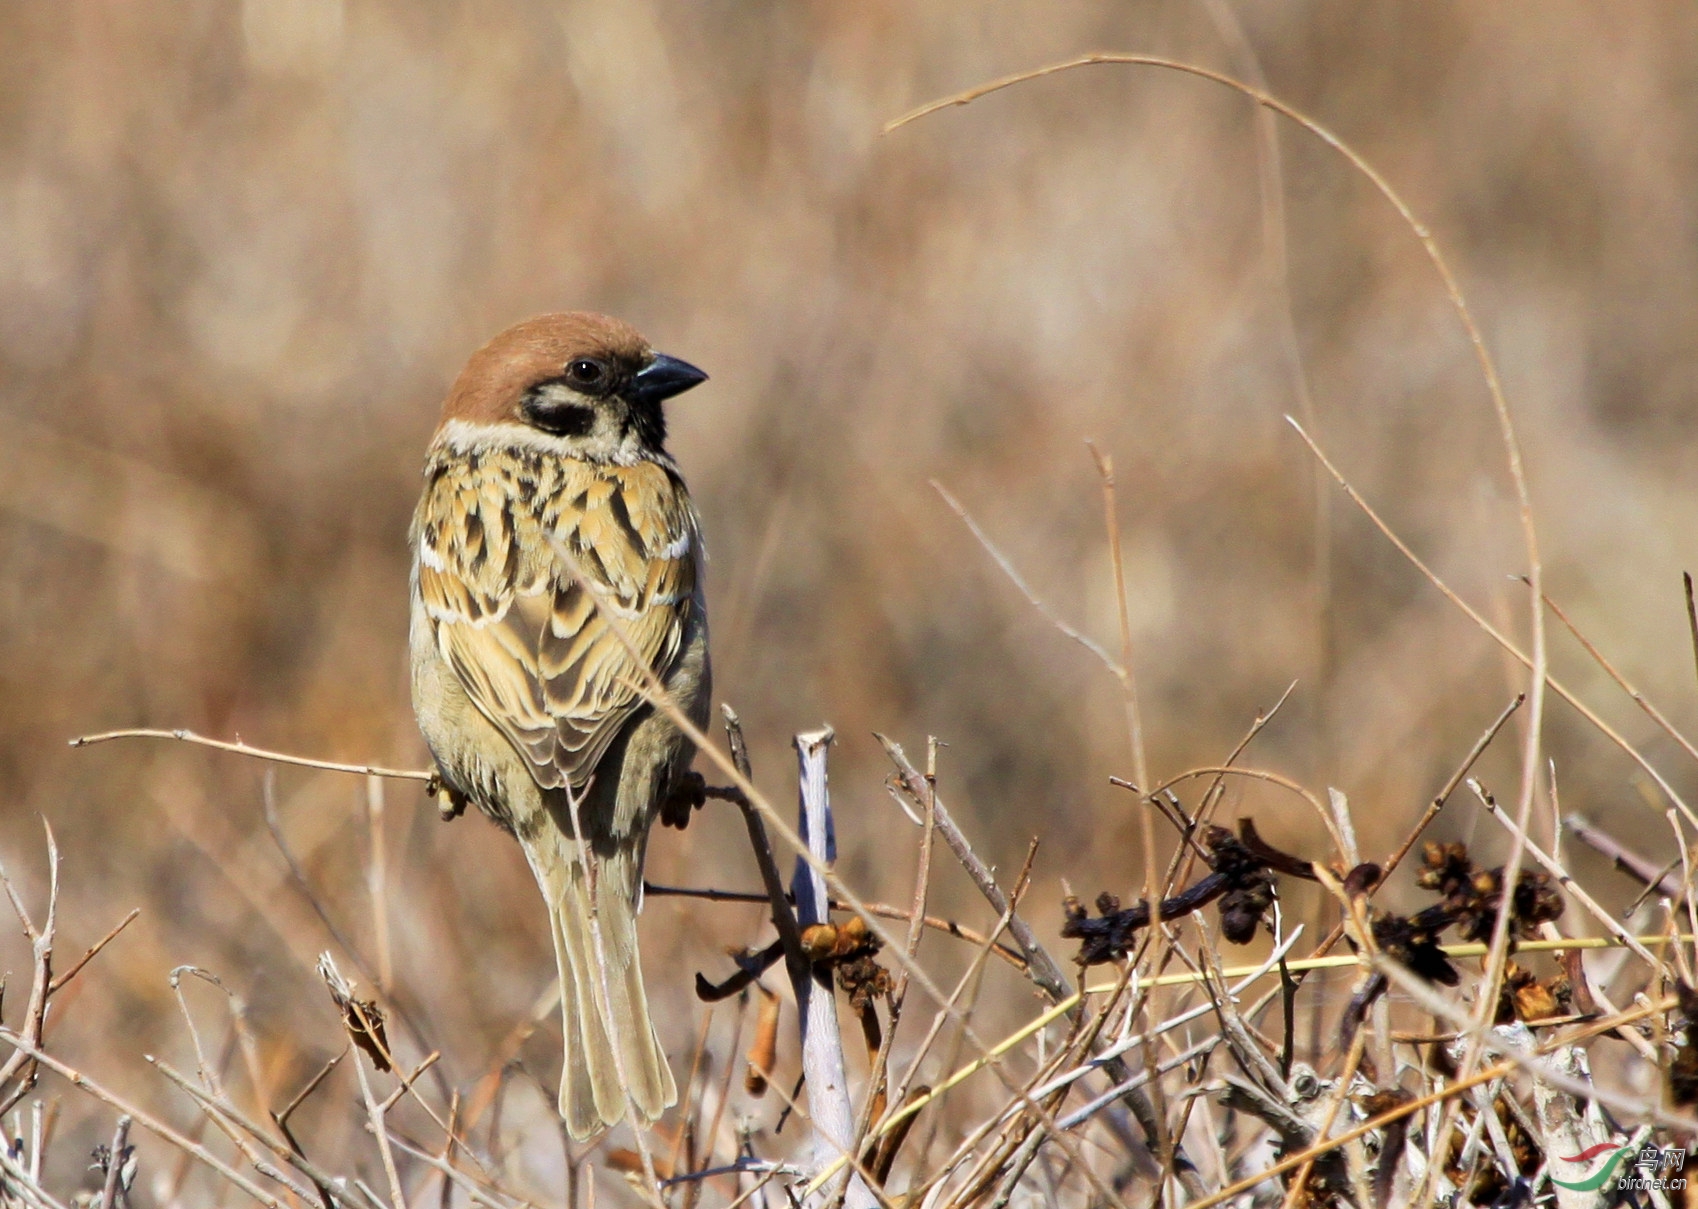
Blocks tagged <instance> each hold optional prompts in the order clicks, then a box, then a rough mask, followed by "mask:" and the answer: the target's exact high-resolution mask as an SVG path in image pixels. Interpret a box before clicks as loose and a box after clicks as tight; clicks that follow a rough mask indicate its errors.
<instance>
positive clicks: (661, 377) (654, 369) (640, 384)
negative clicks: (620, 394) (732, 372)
mask: <svg viewBox="0 0 1698 1209" xmlns="http://www.w3.org/2000/svg"><path fill="white" fill-rule="evenodd" d="M706 381H707V375H706V374H704V373H703V372H702V371H701V370H699V369H697V368H696V367H695V366H693V365H691V364H690V363H689V362H688V361H680V360H679V359H678V358H677V357H668V356H667V355H666V354H665V353H656V354H655V358H654V360H653V361H650V362H649V363H648V365H646V366H645V367H644V368H643V370H642V372H641V373H639V374H638V375H637V376H636V377H634V378H632V379H631V384H630V385H629V386H628V387H626V388H625V397H626V398H628V399H629V400H630V401H631V402H633V403H659V402H661V401H662V400H663V399H670V398H671V397H672V396H673V395H681V394H683V393H684V392H685V391H687V390H689V389H690V388H691V387H692V386H699V385H701V384H702V383H703V382H706Z"/></svg>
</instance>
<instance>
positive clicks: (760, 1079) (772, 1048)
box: [743, 983, 778, 1097]
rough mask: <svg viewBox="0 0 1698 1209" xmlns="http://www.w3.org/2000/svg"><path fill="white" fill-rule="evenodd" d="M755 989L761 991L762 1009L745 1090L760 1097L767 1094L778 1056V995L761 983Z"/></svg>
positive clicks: (746, 1076)
mask: <svg viewBox="0 0 1698 1209" xmlns="http://www.w3.org/2000/svg"><path fill="white" fill-rule="evenodd" d="M755 989H756V990H757V991H759V992H760V996H761V1010H760V1014H759V1015H758V1016H756V1017H755V1039H754V1041H753V1042H751V1043H750V1045H749V1070H748V1073H746V1074H745V1075H744V1076H743V1090H744V1091H746V1092H748V1093H749V1094H750V1095H751V1096H757V1097H758V1096H764V1095H766V1085H767V1080H768V1079H769V1078H771V1076H772V1067H773V1063H774V1062H775V1061H777V1058H778V996H777V995H774V994H773V993H772V992H771V991H769V990H767V989H766V988H765V987H763V986H761V985H760V984H759V983H756V984H755Z"/></svg>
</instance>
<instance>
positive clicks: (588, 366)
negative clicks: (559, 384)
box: [566, 357, 607, 390]
mask: <svg viewBox="0 0 1698 1209" xmlns="http://www.w3.org/2000/svg"><path fill="white" fill-rule="evenodd" d="M566 380H567V381H568V382H570V383H571V384H572V385H573V386H576V387H579V388H580V389H584V390H594V389H595V388H596V387H598V386H601V385H603V384H604V383H605V382H606V381H607V366H606V364H605V363H603V362H601V361H597V360H596V359H595V358H594V357H575V358H573V359H572V360H571V361H568V362H567V363H566Z"/></svg>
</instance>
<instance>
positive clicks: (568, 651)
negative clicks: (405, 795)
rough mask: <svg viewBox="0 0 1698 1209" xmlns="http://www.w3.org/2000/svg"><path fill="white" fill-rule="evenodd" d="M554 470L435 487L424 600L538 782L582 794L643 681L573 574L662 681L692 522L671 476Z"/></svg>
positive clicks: (498, 472) (689, 563)
mask: <svg viewBox="0 0 1698 1209" xmlns="http://www.w3.org/2000/svg"><path fill="white" fill-rule="evenodd" d="M546 470H547V473H546V474H545V475H544V479H545V481H543V482H540V483H539V482H533V483H532V484H531V485H530V488H529V490H526V489H525V488H524V487H523V486H522V485H521V480H520V478H519V477H518V476H517V475H516V474H514V473H512V472H511V470H510V469H502V468H501V467H500V465H499V463H498V465H497V466H491V465H490V463H489V461H488V460H484V461H482V462H481V463H480V462H476V461H474V462H470V463H469V464H461V465H459V466H457V467H454V468H450V469H449V470H447V471H446V472H445V473H442V474H439V475H437V476H435V478H434V480H433V482H432V484H431V486H430V487H429V488H427V491H426V494H425V498H424V499H423V500H421V501H420V505H419V517H418V521H417V525H418V534H419V538H418V540H419V555H418V559H419V565H418V572H419V593H420V597H421V599H422V601H423V603H424V606H425V609H426V613H427V616H428V617H429V619H430V622H431V625H432V627H433V628H434V631H435V635H436V640H437V645H438V649H439V650H440V651H441V652H442V655H443V658H444V659H445V660H446V661H447V662H448V664H449V666H450V667H452V668H453V669H454V672H455V674H456V675H457V676H458V677H459V678H460V681H461V683H462V684H464V685H465V688H466V692H467V694H468V695H469V696H470V697H471V699H472V701H473V703H474V704H476V705H477V707H478V709H479V710H481V711H482V712H483V714H484V715H485V716H486V717H488V718H489V720H490V721H491V722H493V723H494V724H495V726H496V727H497V728H498V729H499V730H501V732H502V733H503V734H505V735H506V736H507V738H508V739H509V740H510V741H511V742H512V743H513V745H514V746H515V747H517V748H518V749H519V751H521V752H522V753H524V755H525V756H526V758H527V760H528V761H529V764H530V768H531V775H532V776H534V777H535V778H536V781H537V783H538V784H539V785H542V786H544V787H545V788H553V787H557V786H560V785H563V784H566V783H568V782H570V783H571V784H572V785H574V786H576V787H582V786H583V785H584V784H585V783H586V782H587V781H588V780H589V778H590V775H591V774H592V773H593V772H594V771H595V768H596V764H597V763H598V762H599V761H600V759H601V757H602V755H603V754H604V753H605V752H606V750H607V747H608V744H610V743H611V742H612V741H613V739H614V737H615V736H616V735H617V734H618V733H619V729H620V727H621V726H622V724H623V723H624V722H625V720H626V719H627V718H629V717H630V715H631V713H632V712H633V711H634V710H635V709H636V708H637V707H638V706H639V705H641V704H642V701H643V697H642V694H641V692H640V691H639V690H638V688H637V686H638V685H641V684H642V682H643V677H642V675H641V673H640V671H639V670H638V669H637V666H636V665H635V664H634V662H633V660H632V656H631V652H630V651H629V650H628V649H627V648H626V646H625V644H624V643H623V642H621V641H620V639H619V636H618V635H617V634H615V633H614V631H613V629H612V627H611V626H610V625H609V624H608V621H607V617H606V615H605V613H604V612H603V611H602V610H598V609H597V608H596V607H595V604H594V602H593V601H592V600H591V598H590V596H589V595H588V593H587V591H586V589H585V587H584V585H583V584H581V583H579V582H578V581H577V580H576V579H575V578H574V576H573V573H572V570H571V569H570V568H571V566H572V564H573V563H575V564H576V566H577V570H578V572H579V573H580V574H582V575H583V576H584V578H585V579H586V580H588V581H589V582H590V583H592V584H593V585H594V586H595V588H596V591H597V594H598V595H599V596H600V597H601V599H602V601H603V604H604V606H605V609H606V611H607V612H611V613H612V614H613V615H614V616H615V617H616V618H617V619H618V620H619V622H620V623H621V624H622V625H623V627H624V628H625V631H626V634H627V635H628V636H629V638H630V639H631V642H632V644H633V645H634V646H635V647H636V649H637V650H638V651H639V652H641V655H642V659H643V662H644V663H646V664H647V665H648V667H649V668H651V669H653V670H654V671H655V672H656V673H657V674H659V675H662V676H664V674H665V672H666V670H667V669H668V668H669V667H670V666H671V664H672V662H673V660H675V659H676V658H677V656H678V651H679V648H680V646H681V644H682V642H683V635H684V627H685V623H686V621H687V619H688V613H689V610H690V608H691V607H692V600H693V594H694V591H695V575H696V572H695V559H696V542H697V535H696V521H695V515H694V513H693V512H692V510H691V508H690V503H689V498H688V496H687V495H686V494H685V492H684V488H683V485H682V484H681V483H680V482H679V481H678V480H677V479H676V478H675V477H674V476H673V475H672V474H670V473H669V472H668V471H667V470H666V469H665V468H664V467H662V466H658V465H655V464H653V463H648V462H644V463H640V464H638V465H636V466H596V465H591V464H589V463H582V462H564V463H558V464H555V465H550V466H548V467H547V468H546ZM568 560H570V561H568Z"/></svg>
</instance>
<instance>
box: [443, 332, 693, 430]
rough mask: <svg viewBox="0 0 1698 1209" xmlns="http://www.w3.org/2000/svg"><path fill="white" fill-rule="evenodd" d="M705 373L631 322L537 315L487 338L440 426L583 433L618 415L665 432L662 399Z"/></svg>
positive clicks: (624, 423)
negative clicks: (658, 346) (645, 335)
mask: <svg viewBox="0 0 1698 1209" xmlns="http://www.w3.org/2000/svg"><path fill="white" fill-rule="evenodd" d="M706 379H707V375H706V374H705V373H703V372H702V371H701V370H699V369H697V368H696V367H695V366H693V365H690V364H688V363H687V362H684V361H680V360H679V359H678V358H676V357H669V356H667V355H666V354H664V353H657V352H655V351H654V348H653V347H652V346H651V345H650V344H649V342H648V341H647V340H645V339H643V337H642V335H641V334H640V333H639V332H638V331H637V330H636V329H635V328H634V327H632V326H631V325H630V324H628V323H625V322H623V321H621V320H618V319H614V318H611V317H609V316H607V315H598V314H595V313H593V312H590V311H564V312H559V313H556V314H549V315H538V316H537V317H535V318H534V319H527V320H525V321H524V322H523V323H518V324H515V325H513V326H512V327H510V328H508V329H507V330H506V331H504V332H502V333H501V334H500V335H498V336H496V337H495V338H494V339H492V340H491V341H490V342H489V343H488V344H485V345H484V346H483V347H482V348H480V349H479V350H478V351H477V352H475V353H473V354H472V356H471V359H470V360H469V361H467V362H466V368H465V369H463V370H462V371H461V372H460V376H459V377H458V378H457V379H456V380H455V382H454V385H453V387H452V388H451V389H450V390H449V392H448V398H447V400H446V402H445V403H444V404H443V407H442V421H441V422H442V424H444V425H446V424H448V423H449V422H450V421H456V420H457V421H462V422H465V423H469V424H476V425H497V424H513V423H517V424H524V425H528V426H530V427H532V428H537V429H541V430H542V431H544V432H548V433H551V434H554V435H556V436H562V437H568V438H572V437H583V436H587V435H588V434H589V433H591V432H592V431H595V430H599V429H600V428H602V427H603V425H602V424H601V423H600V422H599V421H600V420H603V419H608V420H611V419H615V418H616V419H617V420H618V422H619V424H620V426H621V427H622V428H630V427H633V426H634V427H635V428H636V429H638V430H639V431H643V432H646V433H647V435H648V436H649V437H650V438H651V440H652V442H653V444H655V445H656V446H657V447H658V444H659V442H660V440H661V439H663V438H664V435H665V425H664V421H663V420H662V419H661V416H660V404H661V403H662V402H663V401H664V400H666V399H669V398H671V397H672V396H674V395H677V394H681V393H682V392H684V391H686V390H689V389H690V388H691V387H693V386H695V385H697V384H698V383H701V382H703V381H705V380H706Z"/></svg>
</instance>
